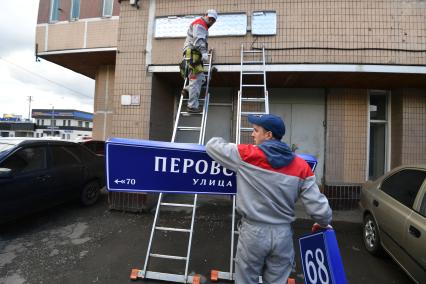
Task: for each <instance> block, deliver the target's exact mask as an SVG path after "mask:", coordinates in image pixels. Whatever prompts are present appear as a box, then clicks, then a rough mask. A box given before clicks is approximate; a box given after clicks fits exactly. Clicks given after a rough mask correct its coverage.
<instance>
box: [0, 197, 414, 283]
mask: <svg viewBox="0 0 426 284" xmlns="http://www.w3.org/2000/svg"><path fill="white" fill-rule="evenodd" d="M231 205H232V203H231V200H230V199H229V198H228V197H205V196H201V197H200V200H199V206H198V208H197V217H196V221H195V232H194V239H193V245H192V254H191V261H190V264H189V273H190V274H195V273H197V274H199V275H201V283H213V282H211V281H210V280H209V278H210V270H211V269H218V270H221V271H229V254H230V228H231ZM153 219H154V214H152V213H144V214H136V213H128V212H121V211H116V210H109V208H108V198H107V195H106V193H104V194H102V196H101V199H100V201H99V202H98V203H97V204H96V205H94V206H92V207H81V206H79V205H78V204H77V203H75V202H70V203H67V204H64V205H61V206H59V207H55V208H52V209H49V210H47V211H43V212H40V213H36V214H33V215H31V216H28V217H26V218H24V219H21V220H19V221H15V222H12V223H9V224H3V225H0V284H21V283H61V284H66V283H114V284H115V283H152V284H154V283H158V284H159V283H165V282H161V281H154V280H148V279H138V280H137V281H131V280H130V278H129V275H130V271H131V269H132V268H138V269H142V268H143V265H144V261H145V254H146V250H147V246H148V241H149V235H150V231H151V226H152V222H153ZM190 222H191V214H190V213H189V212H188V211H179V210H173V211H171V210H169V211H162V214H161V216H160V223H159V225H161V226H168V227H180V228H189V225H190ZM311 225H312V221H310V220H306V219H297V220H296V221H295V222H294V224H293V229H294V240H295V250H296V260H297V265H296V270H295V272H294V273H292V275H291V276H292V277H293V278H295V279H296V283H304V282H303V272H302V268H301V264H300V259H299V258H300V255H299V251H298V250H299V247H298V244H297V242H296V240H297V238H299V237H300V236H302V235H304V234H306V233H308V232H309V230H310V227H311ZM333 226H334V228H335V230H336V234H337V239H338V243H339V247H340V252H341V256H342V259H343V263H344V267H345V272H346V277H347V280H348V283H363V284H368V283H412V282H411V281H410V279H409V278H408V276H406V275H405V274H404V272H403V271H402V270H401V269H400V268H399V267H398V265H397V264H395V263H394V262H393V261H392V259H390V258H389V257H386V256H384V257H374V256H371V255H370V254H368V252H367V251H366V250H365V249H364V247H363V243H362V238H361V224H359V223H353V222H345V221H336V222H334V223H333ZM157 236H158V237H157V238H156V240H155V242H154V243H153V252H155V253H160V254H173V255H185V254H186V249H187V241H188V239H187V237H186V235H185V233H177V232H160V233H158V234H157ZM184 268H185V265H184V262H183V261H176V260H164V259H163V260H152V261H151V262H150V264H149V267H148V269H149V270H152V271H161V272H165V273H177V274H182V273H183V271H184ZM218 283H230V282H229V281H219V282H218Z"/></svg>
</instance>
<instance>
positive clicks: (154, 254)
mask: <svg viewBox="0 0 426 284" xmlns="http://www.w3.org/2000/svg"><path fill="white" fill-rule="evenodd" d="M149 256H152V257H158V258H167V259H177V260H186V259H187V257H185V256H175V255H167V254H158V253H150V254H149Z"/></svg>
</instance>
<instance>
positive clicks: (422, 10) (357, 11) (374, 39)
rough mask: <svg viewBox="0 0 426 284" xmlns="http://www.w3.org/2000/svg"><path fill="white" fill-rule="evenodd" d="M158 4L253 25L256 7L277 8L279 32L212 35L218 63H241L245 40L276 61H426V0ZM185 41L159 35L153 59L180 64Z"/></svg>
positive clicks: (161, 11)
mask: <svg viewBox="0 0 426 284" xmlns="http://www.w3.org/2000/svg"><path fill="white" fill-rule="evenodd" d="M147 2H148V1H147ZM123 3H124V2H123ZM155 8H156V9H155V16H156V17H160V16H169V15H194V14H203V13H205V11H206V10H207V9H209V8H215V9H217V11H218V12H219V14H220V13H232V12H246V13H247V15H248V25H250V23H251V13H252V12H253V11H258V10H263V11H265V10H272V11H276V13H277V34H276V35H275V36H257V37H256V36H253V35H252V34H251V33H250V32H247V35H246V36H239V37H235V36H234V37H216V38H210V41H209V47H210V48H214V49H215V51H216V63H239V60H240V57H239V54H240V46H241V44H242V43H245V44H246V45H247V46H254V47H261V46H262V44H265V45H266V47H267V48H270V49H274V50H271V51H270V52H268V55H269V61H270V62H273V63H306V62H309V63H365V64H371V63H374V64H413V65H414V64H423V65H424V64H426V57H425V56H424V52H423V53H422V52H413V51H415V50H424V47H425V46H426V25H425V24H424V23H425V22H426V2H425V1H421V0H407V1H400V0H356V1H355V0H328V1H324V0H323V1H294V0H264V1H252V0H238V1H234V0H220V1H219V0H181V1H170V0H156V1H155ZM219 16H220V15H219ZM183 41H184V39H183V38H178V39H154V40H153V44H152V47H153V49H152V50H153V53H152V61H153V63H154V64H174V63H176V62H177V61H178V60H179V58H180V55H181V49H182V45H183ZM289 48H290V49H289ZM374 48H382V49H386V50H375V49H374ZM404 50H407V51H404Z"/></svg>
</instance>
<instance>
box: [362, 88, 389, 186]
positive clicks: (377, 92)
mask: <svg viewBox="0 0 426 284" xmlns="http://www.w3.org/2000/svg"><path fill="white" fill-rule="evenodd" d="M371 95H383V96H386V120H372V119H371V117H370V96H371ZM371 123H382V124H385V164H384V171H385V173H386V172H388V171H390V155H391V139H390V138H391V127H390V126H391V92H390V91H389V90H368V95H367V163H366V165H367V167H366V170H365V180H366V181H368V180H369V178H370V174H369V173H370V125H371Z"/></svg>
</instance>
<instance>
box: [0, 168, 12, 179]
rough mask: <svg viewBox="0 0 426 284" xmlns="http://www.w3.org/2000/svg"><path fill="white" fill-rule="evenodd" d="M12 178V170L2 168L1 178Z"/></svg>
mask: <svg viewBox="0 0 426 284" xmlns="http://www.w3.org/2000/svg"><path fill="white" fill-rule="evenodd" d="M10 177H12V170H11V169H8V168H0V178H10Z"/></svg>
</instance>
